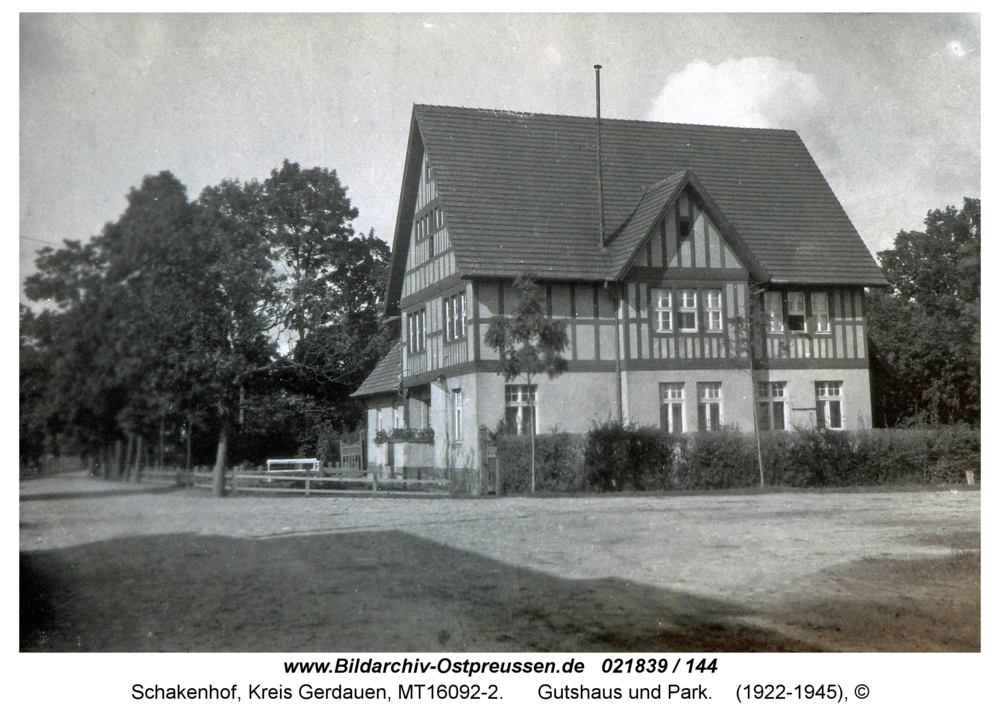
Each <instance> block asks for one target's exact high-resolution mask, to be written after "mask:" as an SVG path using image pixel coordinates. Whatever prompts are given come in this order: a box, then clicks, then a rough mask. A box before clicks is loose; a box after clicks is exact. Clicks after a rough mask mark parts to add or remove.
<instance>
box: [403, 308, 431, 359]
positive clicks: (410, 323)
mask: <svg viewBox="0 0 1000 718" xmlns="http://www.w3.org/2000/svg"><path fill="white" fill-rule="evenodd" d="M426 319H427V310H426V309H420V310H417V311H415V312H411V313H410V314H407V315H406V330H407V347H408V348H409V350H410V354H419V353H420V352H422V351H423V350H424V349H425V348H426V346H427V326H426Z"/></svg>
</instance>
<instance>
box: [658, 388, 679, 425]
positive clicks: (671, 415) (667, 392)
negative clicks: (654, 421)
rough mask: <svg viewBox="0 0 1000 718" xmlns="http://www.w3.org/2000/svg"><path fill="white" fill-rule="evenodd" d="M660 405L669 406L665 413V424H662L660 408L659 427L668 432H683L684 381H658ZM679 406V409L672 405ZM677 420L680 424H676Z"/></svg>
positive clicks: (662, 417) (662, 415)
mask: <svg viewBox="0 0 1000 718" xmlns="http://www.w3.org/2000/svg"><path fill="white" fill-rule="evenodd" d="M660 405H661V406H668V407H670V408H669V409H668V410H667V413H666V419H667V421H666V424H667V425H666V426H664V425H663V424H664V421H663V419H664V414H663V410H662V409H661V410H660V428H661V429H663V430H664V431H666V432H667V433H668V434H683V433H684V421H685V420H684V414H685V411H684V382H682V381H681V382H661V383H660ZM676 406H679V407H680V411H676V410H675V409H674V407H676ZM678 420H679V421H680V426H678V425H677V422H678Z"/></svg>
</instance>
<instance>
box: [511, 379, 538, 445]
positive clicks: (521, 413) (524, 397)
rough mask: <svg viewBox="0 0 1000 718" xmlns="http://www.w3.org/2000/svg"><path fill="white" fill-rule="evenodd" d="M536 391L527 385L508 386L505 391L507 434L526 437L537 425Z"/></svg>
mask: <svg viewBox="0 0 1000 718" xmlns="http://www.w3.org/2000/svg"><path fill="white" fill-rule="evenodd" d="M536 390H537V387H535V386H530V387H529V386H528V385H527V384H520V385H513V386H508V387H506V389H505V404H506V407H507V410H506V413H505V414H504V420H505V423H506V425H507V433H509V434H518V435H519V436H520V435H524V434H527V433H528V432H530V431H532V429H533V427H534V426H535V424H536V418H537V414H536V411H537V410H536V404H537V401H536V398H537V397H536Z"/></svg>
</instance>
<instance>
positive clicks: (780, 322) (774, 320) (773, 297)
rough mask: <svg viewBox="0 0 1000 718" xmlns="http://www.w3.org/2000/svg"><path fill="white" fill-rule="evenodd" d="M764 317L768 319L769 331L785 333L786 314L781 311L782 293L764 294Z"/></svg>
mask: <svg viewBox="0 0 1000 718" xmlns="http://www.w3.org/2000/svg"><path fill="white" fill-rule="evenodd" d="M764 315H765V316H766V317H767V331H769V332H773V333H781V332H783V331H785V319H784V316H785V315H784V312H783V311H782V309H781V292H764Z"/></svg>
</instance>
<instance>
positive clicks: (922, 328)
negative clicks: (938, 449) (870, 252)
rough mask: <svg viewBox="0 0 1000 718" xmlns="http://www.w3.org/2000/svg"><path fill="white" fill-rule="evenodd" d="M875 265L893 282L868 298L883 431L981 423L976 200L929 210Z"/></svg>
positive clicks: (876, 389) (978, 218)
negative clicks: (909, 424)
mask: <svg viewBox="0 0 1000 718" xmlns="http://www.w3.org/2000/svg"><path fill="white" fill-rule="evenodd" d="M924 224H925V227H924V231H922V232H917V231H911V232H907V231H901V232H900V233H899V234H898V235H897V237H896V241H895V245H894V247H893V248H892V249H890V250H886V251H884V252H879V254H878V259H879V262H880V264H881V265H882V269H883V271H884V272H885V275H886V277H887V278H888V280H889V282H890V288H889V289H887V290H884V289H878V290H873V291H871V292H870V293H869V298H868V299H869V301H868V317H869V323H870V336H871V340H872V343H873V360H874V367H873V384H874V391H873V395H874V397H873V398H874V402H875V407H874V408H875V409H876V412H877V413H880V414H881V415H882V416H883V423H887V424H895V423H898V422H900V421H904V420H910V421H931V422H942V423H951V422H967V423H978V421H979V408H980V240H981V229H980V200H978V199H971V198H966V199H965V202H964V204H963V207H962V209H961V210H959V209H957V208H955V207H951V206H949V207H946V208H945V209H943V210H940V209H937V210H931V211H930V212H928V213H927V217H926V219H925V222H924Z"/></svg>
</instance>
